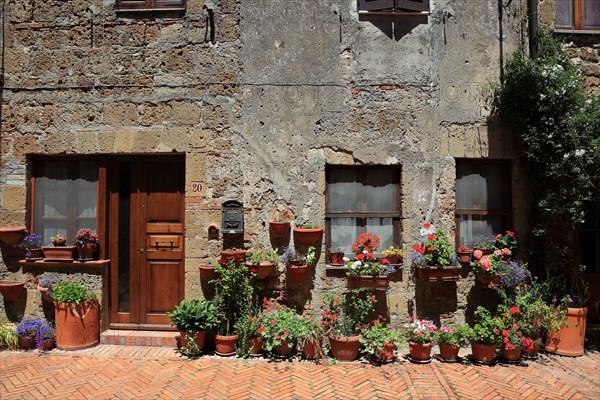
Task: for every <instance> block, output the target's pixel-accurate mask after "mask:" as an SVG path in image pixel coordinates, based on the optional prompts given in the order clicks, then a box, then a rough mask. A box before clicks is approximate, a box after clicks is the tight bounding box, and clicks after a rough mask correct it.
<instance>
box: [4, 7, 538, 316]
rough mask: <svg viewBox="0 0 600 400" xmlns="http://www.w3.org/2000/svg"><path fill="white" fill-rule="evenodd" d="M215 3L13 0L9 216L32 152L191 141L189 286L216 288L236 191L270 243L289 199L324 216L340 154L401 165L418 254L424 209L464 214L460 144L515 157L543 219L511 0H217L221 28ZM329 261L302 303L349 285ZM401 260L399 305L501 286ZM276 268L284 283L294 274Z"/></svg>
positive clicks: (408, 241) (405, 218)
mask: <svg viewBox="0 0 600 400" xmlns="http://www.w3.org/2000/svg"><path fill="white" fill-rule="evenodd" d="M203 3H204V2H203V1H193V0H190V1H189V2H188V9H187V11H186V14H185V16H184V17H182V18H164V19H163V18H155V19H148V20H145V19H126V18H118V17H117V16H116V15H115V12H114V10H113V2H112V1H106V0H105V1H99V0H95V1H85V0H79V1H78V0H75V1H71V2H63V1H47V2H44V3H39V2H33V1H32V0H29V1H25V0H23V1H19V2H11V4H10V8H9V13H8V18H7V19H8V21H9V23H8V24H7V27H6V28H7V36H6V66H5V69H6V79H5V82H6V89H5V92H4V108H3V115H4V117H5V118H6V121H5V122H4V123H3V132H2V157H1V162H2V164H1V165H2V174H1V177H0V183H1V184H2V188H1V189H0V222H1V224H2V225H3V226H4V225H17V224H18V225H22V224H24V223H26V219H27V216H26V212H25V211H24V210H25V209H26V198H27V197H26V192H27V177H28V175H27V174H28V173H29V172H28V162H27V156H28V155H32V154H101V153H108V154H128V153H157V152H172V151H175V152H182V153H185V154H186V191H187V192H186V244H185V245H186V297H189V298H195V297H202V296H206V295H209V294H210V290H209V288H207V287H206V285H201V284H200V279H199V273H198V269H197V264H198V263H199V262H206V261H208V260H212V261H213V262H215V261H216V258H217V256H218V252H219V250H220V247H221V242H220V241H209V240H208V238H207V228H208V225H209V224H210V223H218V224H219V223H220V204H221V203H222V202H223V201H224V200H227V199H238V200H240V201H242V202H243V203H244V205H245V207H246V210H245V213H246V230H247V232H246V233H247V235H248V239H249V242H250V247H252V246H255V245H259V244H260V245H264V246H266V245H268V244H269V241H270V240H269V237H268V225H266V222H267V221H268V219H269V214H270V213H271V212H272V211H273V210H275V209H277V208H281V207H283V206H289V207H290V208H291V210H292V211H293V213H294V214H295V217H296V221H297V222H298V223H302V222H309V221H310V222H320V223H322V222H323V214H324V211H325V198H324V189H325V165H326V164H393V165H399V166H401V169H402V213H403V215H402V245H403V247H404V248H405V250H406V253H407V257H406V259H405V265H407V264H408V254H409V253H410V246H411V245H412V244H413V243H415V242H416V241H419V240H420V238H419V236H418V227H419V225H420V224H421V223H422V222H423V221H425V220H430V221H433V222H435V223H436V225H438V226H440V227H443V228H445V229H448V230H452V229H453V227H454V186H455V185H454V180H455V172H454V170H455V169H454V167H455V159H456V158H469V157H474V158H487V157H489V158H500V159H512V160H513V161H514V164H513V178H514V187H513V188H512V189H513V193H514V194H515V195H514V203H513V205H514V221H515V227H516V230H517V232H519V231H521V230H524V229H525V228H526V225H525V222H523V221H525V220H526V219H525V213H526V197H524V196H521V195H520V193H521V192H522V190H521V189H522V188H523V186H524V185H525V182H524V179H523V177H522V176H523V173H522V165H521V164H520V162H519V161H518V144H517V143H514V142H513V141H512V139H511V138H510V135H509V132H506V131H505V130H504V129H503V128H502V126H501V125H500V124H499V123H497V122H495V121H493V120H490V119H489V115H490V109H489V107H488V105H487V104H488V103H487V93H489V84H490V83H491V82H496V81H497V79H498V75H499V71H500V55H501V51H500V44H501V43H502V46H503V49H502V54H503V55H504V56H505V57H506V55H507V54H509V53H510V52H512V51H513V50H514V49H516V48H517V46H518V45H519V42H520V37H521V31H520V29H521V26H520V24H519V20H518V18H516V17H515V16H514V15H513V14H510V13H507V14H506V15H505V19H504V36H503V40H502V42H501V41H499V40H498V37H499V36H498V35H499V34H498V18H497V15H498V11H497V1H496V0H470V1H463V0H439V1H435V2H434V3H435V10H434V11H433V12H432V14H431V15H430V16H429V17H428V18H421V17H397V16H395V17H392V16H371V17H366V16H360V17H359V15H358V13H357V10H356V2H355V1H353V0H314V1H311V2H290V1H284V0H268V1H267V0H245V1H235V0H222V1H216V0H215V1H213V2H211V3H210V4H214V6H215V27H216V31H215V35H216V40H215V43H209V42H208V41H207V40H206V37H207V36H206V32H207V29H208V28H207V15H208V14H207V13H206V11H205V10H204V9H203ZM88 7H90V9H91V10H92V11H93V15H91V14H90V13H89V11H88V12H87V13H86V9H87V8H88ZM513 7H514V9H513V10H512V11H514V13H516V14H517V15H518V13H519V8H518V5H517V4H515V5H514V6H513ZM208 26H209V25H208ZM92 27H93V29H92ZM192 182H199V183H202V184H203V187H204V190H203V191H202V192H200V193H196V192H192V190H191V186H192V185H191V184H192ZM323 254H324V253H323ZM324 261H325V260H324V255H322V256H321V260H320V263H319V265H318V267H317V268H316V271H315V272H314V276H313V280H312V283H311V284H310V285H307V286H306V287H296V286H293V285H292V286H290V287H289V292H288V293H287V295H286V296H287V299H288V301H289V302H290V303H291V304H294V305H303V304H304V303H305V302H307V301H309V300H312V301H313V302H314V303H315V304H318V303H319V302H320V296H321V293H322V292H323V291H324V290H341V289H342V288H343V287H344V286H345V280H344V279H341V278H339V277H337V276H336V275H335V274H333V275H332V276H330V274H328V273H327V272H326V270H325V265H324ZM281 268H282V267H280V271H282V269H281ZM1 271H2V272H1V274H2V276H3V277H14V278H17V279H22V278H23V277H24V276H23V274H25V275H27V274H30V275H31V276H30V275H27V276H26V278H27V279H28V280H30V281H32V282H33V281H35V278H33V277H32V276H33V274H31V273H30V272H27V271H23V270H22V269H18V268H17V269H12V268H11V269H10V271H9V270H8V269H7V267H6V266H5V265H4V266H3V267H2V270H1ZM396 275H397V276H395V277H394V282H393V283H392V289H391V290H390V292H389V294H388V296H387V298H382V299H380V303H387V304H388V305H389V310H390V313H391V314H392V316H393V317H394V318H401V317H404V316H406V315H407V314H418V315H420V316H423V317H424V316H428V317H434V318H438V317H439V316H440V315H442V317H443V318H446V319H453V318H455V319H457V320H463V319H464V318H465V315H466V314H468V312H469V307H472V305H469V304H474V303H477V302H478V301H482V300H481V298H482V297H486V295H487V293H484V292H482V291H481V290H480V289H478V288H474V287H473V277H472V276H467V275H465V277H464V279H462V280H461V281H459V282H458V284H442V285H440V284H426V285H423V284H417V285H415V283H414V282H413V281H412V280H411V275H410V273H409V269H408V267H405V269H404V271H401V272H400V273H398V274H396ZM266 285H267V287H270V288H272V289H275V290H279V289H282V288H284V281H283V277H273V278H272V279H270V280H269V281H267V282H266ZM29 288H30V289H31V290H30V291H29V292H30V293H31V295H32V296H33V295H35V292H34V291H33V289H34V286H33V283H32V284H30V285H29ZM274 293H275V294H276V295H279V294H280V292H274ZM28 299H29V297H28Z"/></svg>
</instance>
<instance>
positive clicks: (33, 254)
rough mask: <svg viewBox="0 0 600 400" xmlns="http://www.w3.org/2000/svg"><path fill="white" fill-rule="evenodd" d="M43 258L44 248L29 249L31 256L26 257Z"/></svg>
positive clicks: (31, 258)
mask: <svg viewBox="0 0 600 400" xmlns="http://www.w3.org/2000/svg"><path fill="white" fill-rule="evenodd" d="M42 258H44V250H42V249H35V250H29V256H28V257H27V256H26V257H25V259H26V260H31V261H35V260H41V259H42Z"/></svg>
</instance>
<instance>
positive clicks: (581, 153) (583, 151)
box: [575, 149, 585, 157]
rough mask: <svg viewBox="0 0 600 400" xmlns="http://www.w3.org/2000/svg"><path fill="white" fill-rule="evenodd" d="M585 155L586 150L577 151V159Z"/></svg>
mask: <svg viewBox="0 0 600 400" xmlns="http://www.w3.org/2000/svg"><path fill="white" fill-rule="evenodd" d="M584 154H585V150H584V149H579V150H575V156H576V157H581V156H582V155H584Z"/></svg>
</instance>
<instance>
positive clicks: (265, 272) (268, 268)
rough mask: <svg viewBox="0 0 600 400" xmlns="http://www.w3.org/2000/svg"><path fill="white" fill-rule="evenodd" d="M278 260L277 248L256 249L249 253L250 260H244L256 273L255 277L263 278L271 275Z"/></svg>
mask: <svg viewBox="0 0 600 400" xmlns="http://www.w3.org/2000/svg"><path fill="white" fill-rule="evenodd" d="M278 261H279V256H278V255H277V250H273V249H271V250H269V251H267V252H263V251H262V250H260V249H257V250H255V251H254V252H253V253H252V254H251V255H250V261H246V265H247V266H248V267H249V268H250V269H251V270H252V272H253V273H255V274H256V279H265V278H267V277H268V276H269V275H271V273H272V272H273V269H274V268H275V265H277V262H278Z"/></svg>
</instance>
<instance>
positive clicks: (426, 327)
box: [404, 319, 438, 343]
mask: <svg viewBox="0 0 600 400" xmlns="http://www.w3.org/2000/svg"><path fill="white" fill-rule="evenodd" d="M404 329H405V330H406V339H408V341H409V342H413V343H430V342H431V341H432V340H433V337H434V336H435V332H436V331H437V329H438V328H437V326H436V325H435V324H434V323H433V321H429V320H427V319H415V320H411V321H409V322H408V323H406V324H404Z"/></svg>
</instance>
